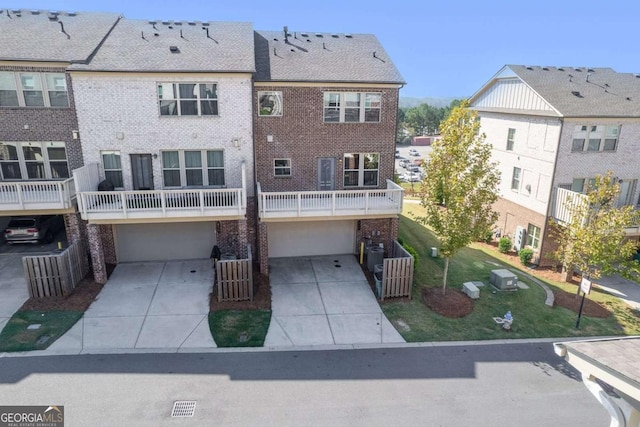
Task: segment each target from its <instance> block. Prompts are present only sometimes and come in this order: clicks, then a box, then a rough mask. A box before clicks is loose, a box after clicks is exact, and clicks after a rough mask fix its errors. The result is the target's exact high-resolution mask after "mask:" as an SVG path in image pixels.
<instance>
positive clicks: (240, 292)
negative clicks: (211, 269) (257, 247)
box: [216, 247, 253, 301]
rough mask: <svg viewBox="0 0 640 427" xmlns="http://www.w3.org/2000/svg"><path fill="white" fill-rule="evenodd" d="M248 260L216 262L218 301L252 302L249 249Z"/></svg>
mask: <svg viewBox="0 0 640 427" xmlns="http://www.w3.org/2000/svg"><path fill="white" fill-rule="evenodd" d="M248 254H249V256H248V259H239V260H224V261H222V260H221V261H217V262H216V282H217V287H218V301H246V300H250V301H253V265H252V262H253V260H252V258H251V248H250V247H249V248H248Z"/></svg>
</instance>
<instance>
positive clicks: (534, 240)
mask: <svg viewBox="0 0 640 427" xmlns="http://www.w3.org/2000/svg"><path fill="white" fill-rule="evenodd" d="M526 246H529V247H531V248H532V249H538V248H539V247H540V227H536V226H535V225H533V224H529V227H527V243H526Z"/></svg>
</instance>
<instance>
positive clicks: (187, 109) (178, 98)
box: [158, 83, 218, 116]
mask: <svg viewBox="0 0 640 427" xmlns="http://www.w3.org/2000/svg"><path fill="white" fill-rule="evenodd" d="M158 101H159V103H160V115H161V116H217V115H218V94H217V85H216V84H215V83H159V84H158Z"/></svg>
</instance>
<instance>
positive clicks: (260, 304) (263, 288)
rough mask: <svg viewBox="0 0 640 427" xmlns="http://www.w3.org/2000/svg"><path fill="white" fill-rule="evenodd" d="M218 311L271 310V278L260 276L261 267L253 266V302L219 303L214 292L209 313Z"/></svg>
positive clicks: (211, 296)
mask: <svg viewBox="0 0 640 427" xmlns="http://www.w3.org/2000/svg"><path fill="white" fill-rule="evenodd" d="M214 286H215V285H214ZM218 310H271V285H270V284H269V278H268V277H267V276H263V275H262V274H260V267H259V266H258V265H257V264H254V266H253V301H225V302H218V296H217V295H216V292H212V293H211V295H210V299H209V311H218Z"/></svg>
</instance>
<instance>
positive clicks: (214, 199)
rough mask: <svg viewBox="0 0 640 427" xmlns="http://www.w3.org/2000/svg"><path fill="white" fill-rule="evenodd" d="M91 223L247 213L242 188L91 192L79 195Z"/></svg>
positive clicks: (80, 203)
mask: <svg viewBox="0 0 640 427" xmlns="http://www.w3.org/2000/svg"><path fill="white" fill-rule="evenodd" d="M78 205H79V210H80V214H81V216H82V218H83V219H85V220H88V221H90V222H111V221H114V220H145V219H160V218H183V219H187V218H191V219H194V218H202V219H203V220H204V219H211V217H215V218H216V219H238V218H243V217H244V216H245V215H246V211H247V208H246V198H245V196H244V190H243V189H241V188H232V189H202V190H146V191H92V192H82V193H80V194H79V203H78Z"/></svg>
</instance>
